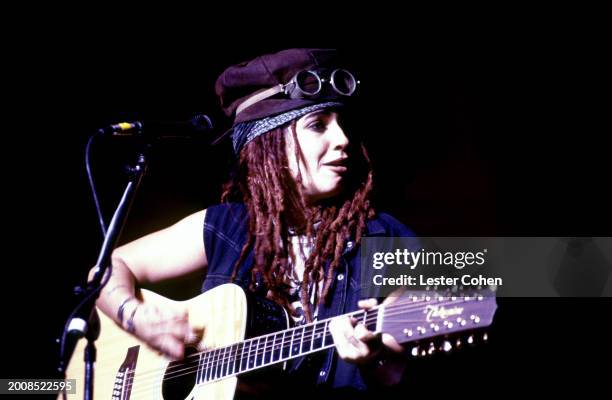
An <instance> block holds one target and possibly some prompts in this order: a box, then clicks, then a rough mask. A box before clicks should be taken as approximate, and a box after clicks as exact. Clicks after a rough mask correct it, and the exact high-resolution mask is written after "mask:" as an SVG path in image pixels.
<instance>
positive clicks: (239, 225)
mask: <svg viewBox="0 0 612 400" xmlns="http://www.w3.org/2000/svg"><path fill="white" fill-rule="evenodd" d="M248 218H249V216H248V211H247V209H246V207H245V206H244V204H242V203H227V204H220V205H215V206H212V207H209V208H208V209H207V211H206V218H205V220H204V245H205V249H206V256H207V259H208V271H207V274H206V279H205V280H204V283H203V285H202V291H206V290H209V289H212V288H214V287H216V286H218V285H222V284H224V283H228V282H230V280H231V275H232V271H233V268H234V264H235V263H236V261H237V260H238V257H239V256H240V252H241V251H242V246H243V245H244V243H245V241H246V235H247V229H248V226H249V225H248ZM365 236H396V237H414V236H415V235H414V233H413V232H412V231H411V230H410V229H408V228H407V227H406V226H405V225H403V224H402V223H401V222H399V221H398V220H396V219H395V218H393V217H392V216H390V215H388V214H384V213H379V214H378V215H377V216H376V218H375V219H373V220H371V221H368V222H367V230H366V233H365ZM353 243H354V242H352V241H349V242H348V243H347V245H346V247H345V251H344V254H343V260H342V264H341V265H340V266H339V268H337V269H336V271H334V283H333V285H332V288H331V290H332V292H331V293H332V295H331V301H330V302H329V304H320V305H319V309H318V319H325V318H328V317H332V316H336V315H341V314H345V313H348V312H351V311H354V310H356V309H357V308H358V307H357V302H358V301H359V300H360V292H361V290H360V289H361V286H360V285H361V283H360V282H361V280H360V264H361V263H360V252H359V248H358V246H354V245H353ZM252 263H253V254H252V251H251V252H250V253H249V255H248V256H247V258H246V260H245V262H244V263H243V264H242V265H241V266H240V268H239V271H238V274H237V276H236V280H235V281H234V283H235V284H238V285H240V286H242V287H243V288H244V289H245V290H248V288H249V285H250V282H251V271H250V269H251V266H252ZM255 286H256V290H257V289H258V288H260V290H261V291H260V292H259V293H258V294H261V295H265V292H266V291H265V288H264V287H263V284H262V283H261V282H256V283H255ZM321 303H324V302H321ZM296 365H297V366H298V367H299V363H298V364H296ZM315 373H316V374H318V376H317V377H316V382H317V384H319V385H323V384H325V385H329V386H330V387H331V388H343V387H352V388H355V389H357V390H365V389H366V385H365V383H364V381H363V379H362V377H361V374H360V372H359V369H358V368H357V366H356V365H354V364H350V363H347V362H345V361H343V360H341V359H339V358H338V357H336V356H335V351H334V349H333V348H332V349H330V350H327V351H325V354H324V355H323V361H322V364H321V365H320V368H319V369H318V372H316V371H315Z"/></svg>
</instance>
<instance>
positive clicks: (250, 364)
mask: <svg viewBox="0 0 612 400" xmlns="http://www.w3.org/2000/svg"><path fill="white" fill-rule="evenodd" d="M377 314H378V309H373V310H369V311H363V310H360V311H356V312H354V313H351V314H349V315H351V316H352V317H353V318H357V319H358V320H359V321H360V322H362V323H364V324H366V327H367V328H368V329H370V330H373V328H374V327H373V325H376V317H377ZM331 320H332V318H329V319H325V320H321V321H315V322H312V323H310V324H305V325H301V326H298V327H295V328H290V329H287V330H284V331H279V332H275V333H272V334H269V335H264V336H258V337H255V338H252V339H248V340H245V341H243V342H240V343H236V344H233V345H231V346H226V347H219V348H216V349H212V350H207V351H204V352H202V353H200V359H199V363H198V371H197V376H196V382H197V383H198V384H202V383H207V382H212V381H215V380H219V379H223V378H226V377H228V376H232V375H238V374H241V373H243V372H248V371H252V370H255V369H259V368H264V367H267V366H269V365H272V364H277V363H281V362H284V361H288V360H291V359H293V358H297V357H301V356H304V355H307V354H310V353H315V352H317V351H320V350H324V349H327V348H330V347H333V346H334V341H333V339H332V336H331V333H330V332H329V323H330V322H331Z"/></svg>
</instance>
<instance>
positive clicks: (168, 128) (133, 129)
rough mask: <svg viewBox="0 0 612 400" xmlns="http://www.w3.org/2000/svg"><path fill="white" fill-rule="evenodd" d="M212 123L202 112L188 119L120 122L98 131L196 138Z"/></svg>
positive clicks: (114, 133)
mask: <svg viewBox="0 0 612 400" xmlns="http://www.w3.org/2000/svg"><path fill="white" fill-rule="evenodd" d="M212 129H213V124H212V122H211V120H210V118H209V117H208V116H207V115H204V114H198V115H196V116H195V117H193V118H191V119H190V120H188V121H142V122H141V121H133V122H120V123H118V124H113V125H110V126H107V127H105V128H101V129H100V130H99V131H98V132H99V133H100V134H101V135H104V136H124V137H125V136H133V137H145V138H150V139H168V138H197V137H201V136H202V135H203V134H205V133H207V132H210V131H212Z"/></svg>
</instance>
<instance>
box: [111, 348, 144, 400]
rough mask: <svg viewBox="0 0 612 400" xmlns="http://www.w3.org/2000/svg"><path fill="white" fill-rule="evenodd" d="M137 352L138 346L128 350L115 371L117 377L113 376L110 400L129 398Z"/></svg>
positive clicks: (125, 399)
mask: <svg viewBox="0 0 612 400" xmlns="http://www.w3.org/2000/svg"><path fill="white" fill-rule="evenodd" d="M139 350H140V346H134V347H130V348H129V349H128V351H127V354H126V355H125V360H123V363H122V364H121V367H119V371H117V375H115V383H114V386H113V395H112V397H111V399H112V400H127V399H129V398H130V394H131V392H132V382H133V380H134V370H135V369H136V361H137V360H138V351H139Z"/></svg>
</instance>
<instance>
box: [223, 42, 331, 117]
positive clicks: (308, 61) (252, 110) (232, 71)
mask: <svg viewBox="0 0 612 400" xmlns="http://www.w3.org/2000/svg"><path fill="white" fill-rule="evenodd" d="M338 62H339V57H338V52H337V51H336V50H333V49H289V50H283V51H280V52H278V53H274V54H266V55H263V56H259V57H257V58H255V59H254V60H252V61H247V62H242V63H240V64H237V65H234V66H231V67H229V68H228V69H226V70H225V71H224V72H223V73H222V74H221V76H219V78H218V79H217V82H216V84H215V92H216V93H217V95H218V96H219V98H220V100H221V107H222V108H223V111H224V112H225V114H226V115H227V116H228V117H231V116H232V115H234V113H235V112H236V109H237V108H238V107H239V106H240V104H242V103H243V102H244V101H245V100H247V99H248V98H250V97H251V96H253V95H254V94H257V93H260V92H262V91H264V90H266V89H270V88H271V87H273V86H276V85H279V84H285V83H287V82H288V81H289V80H290V79H291V78H293V76H294V75H295V74H296V73H298V72H299V71H301V70H317V69H327V68H332V67H333V68H336V67H340V65H338V64H337V63H338ZM338 97H339V96H332V97H330V96H326V98H325V99H326V100H327V99H337V98H338ZM321 101H322V99H321V98H319V99H290V98H287V97H283V96H282V95H280V98H279V96H273V97H271V98H267V99H264V100H261V101H259V102H256V103H255V104H253V105H251V106H250V107H247V108H245V109H244V110H242V111H241V112H240V113H239V114H238V115H237V116H236V118H235V119H234V123H233V126H236V124H238V123H241V122H246V121H252V120H256V119H260V118H264V117H269V116H273V115H277V114H281V113H284V112H286V111H290V110H294V109H297V108H302V107H307V106H309V105H313V104H317V103H320V102H321Z"/></svg>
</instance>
